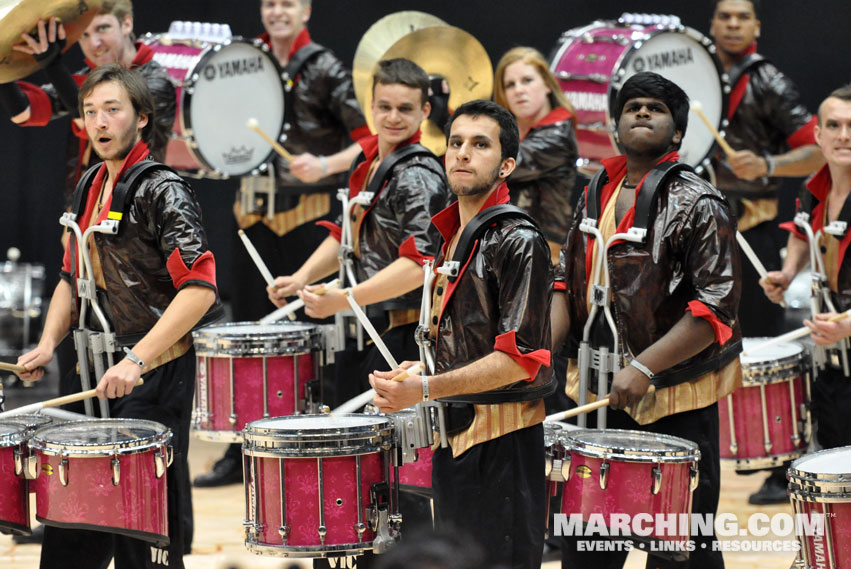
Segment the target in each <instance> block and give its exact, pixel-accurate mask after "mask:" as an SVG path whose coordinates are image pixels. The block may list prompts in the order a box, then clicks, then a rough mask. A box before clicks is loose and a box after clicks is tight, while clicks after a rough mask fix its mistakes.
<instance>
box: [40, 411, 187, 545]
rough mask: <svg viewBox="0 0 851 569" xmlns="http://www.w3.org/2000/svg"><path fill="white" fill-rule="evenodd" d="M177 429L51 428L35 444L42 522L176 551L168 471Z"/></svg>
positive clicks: (121, 422) (132, 422)
mask: <svg viewBox="0 0 851 569" xmlns="http://www.w3.org/2000/svg"><path fill="white" fill-rule="evenodd" d="M171 436H172V435H171V431H169V430H168V429H167V428H166V427H165V426H163V425H161V424H160V423H156V422H154V421H143V420H139V419H100V420H90V421H75V422H71V423H63V424H58V425H50V426H47V427H44V428H42V429H39V430H38V431H36V432H35V434H33V436H32V439H30V442H29V445H30V448H31V449H32V450H33V451H34V453H35V460H30V462H29V464H30V472H29V473H28V475H29V476H31V477H34V478H35V494H36V518H37V519H38V520H39V521H40V522H42V523H44V524H47V525H52V526H57V527H63V528H73V529H89V530H96V531H105V532H110V533H117V534H121V535H125V536H128V537H134V538H136V539H142V540H145V541H149V542H152V543H154V544H156V545H157V546H159V547H165V546H166V545H168V542H169V538H168V503H167V485H166V467H167V466H168V464H169V463H170V456H171V449H170V447H169V441H170V440H171Z"/></svg>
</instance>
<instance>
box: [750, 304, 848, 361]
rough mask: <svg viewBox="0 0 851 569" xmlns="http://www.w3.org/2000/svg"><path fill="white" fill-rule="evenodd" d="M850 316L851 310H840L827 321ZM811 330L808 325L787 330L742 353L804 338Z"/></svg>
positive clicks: (751, 352) (836, 320)
mask: <svg viewBox="0 0 851 569" xmlns="http://www.w3.org/2000/svg"><path fill="white" fill-rule="evenodd" d="M849 316H851V310H846V311H845V312H840V313H839V314H836V315H835V316H831V317H830V318H828V319H827V321H828V322H839V321H840V320H845V319H846V318H848V317H849ZM811 332H812V330H810V329H809V328H808V327H807V326H801V327H800V328H798V329H796V330H792V331H791V332H786V333H785V334H781V335H780V336H777V337H776V338H772V339H770V340H767V341H765V342H763V343H762V344H759V345H758V346H754V347H753V348H751V349H750V350H748V351H746V352H742V355H743V356H750V355H751V354H753V353H754V352H758V351H760V350H764V349H766V348H770V347H771V346H776V345H777V344H782V343H784V342H791V341H792V340H797V339H798V338H803V337H804V336H806V335H807V334H809V333H811Z"/></svg>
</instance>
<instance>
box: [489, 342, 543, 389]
mask: <svg viewBox="0 0 851 569" xmlns="http://www.w3.org/2000/svg"><path fill="white" fill-rule="evenodd" d="M493 349H494V351H497V352H502V353H504V354H506V355H508V356H509V357H511V359H512V360H514V361H515V362H517V363H518V365H520V367H522V368H523V369H524V370H525V371H526V373H528V374H529V377H527V378H525V379H524V381H532V380H534V379H535V377H537V375H538V370H540V369H541V366H548V365H550V351H549V350H546V349H544V348H541V349H539V350H535V351H533V352H529V353H528V354H524V353H522V352H521V351H520V349H519V348H518V347H517V331H516V330H511V331H509V332H506V333H504V334H500V335H499V336H497V337H496V339H495V340H494V343H493Z"/></svg>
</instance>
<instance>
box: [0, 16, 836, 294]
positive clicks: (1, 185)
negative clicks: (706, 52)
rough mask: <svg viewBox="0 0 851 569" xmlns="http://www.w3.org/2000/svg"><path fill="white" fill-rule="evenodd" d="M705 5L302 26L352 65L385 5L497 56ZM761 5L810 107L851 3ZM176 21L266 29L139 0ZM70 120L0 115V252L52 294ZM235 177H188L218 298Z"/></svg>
mask: <svg viewBox="0 0 851 569" xmlns="http://www.w3.org/2000/svg"><path fill="white" fill-rule="evenodd" d="M30 1H32V0H30ZM712 5H713V3H712V2H711V1H708V0H707V1H686V0H680V1H673V0H644V1H643V2H635V1H623V0H593V1H588V2H576V1H566V0H541V1H539V0H533V1H531V2H511V3H508V2H502V1H494V0H454V1H449V0H434V1H433V2H430V3H425V2H415V1H412V0H395V1H392V2H391V1H386V0H360V1H357V2H355V1H351V0H334V1H326V0H315V1H314V3H313V16H312V18H311V21H310V24H309V28H310V31H311V35H312V36H313V39H314V41H317V42H319V43H321V44H323V45H326V46H327V47H329V48H331V49H332V50H333V51H334V52H335V53H336V54H337V55H338V56H339V57H340V58H341V59H342V60H343V61H345V62H347V63H348V64H349V65H351V61H352V58H353V56H354V52H355V49H356V47H357V45H358V42H359V41H360V38H361V37H362V36H363V34H364V33H365V32H366V30H367V29H368V28H369V26H370V25H372V24H373V23H374V22H376V21H377V20H378V19H380V18H381V17H383V16H385V15H387V14H389V13H391V12H396V11H400V10H420V11H424V12H428V13H431V14H433V15H435V16H437V17H439V18H441V19H443V20H444V21H446V22H447V23H449V24H450V25H454V26H457V27H460V28H462V29H464V30H466V31H467V32H469V33H471V34H473V35H474V36H475V37H476V38H477V39H478V40H479V41H480V42H481V43H482V45H483V46H484V47H485V49H486V50H487V51H488V53H489V54H490V57H491V59H492V61H493V63H494V64H495V63H496V61H497V60H498V59H499V57H500V56H501V55H502V53H504V52H505V51H506V50H508V49H509V48H511V47H513V46H516V45H530V46H534V47H536V48H538V49H539V50H541V51H542V52H544V53H545V54H546V53H549V52H550V51H551V50H552V49H553V48H554V47H555V45H556V43H557V41H558V39H559V36H560V35H561V33H562V32H564V31H565V30H568V29H571V28H574V27H578V26H583V25H586V24H589V23H591V22H592V21H594V20H597V19H611V18H617V17H618V16H619V15H620V14H621V13H622V12H624V11H631V12H645V13H663V14H676V15H679V16H680V18H681V19H682V21H683V23H684V24H685V25H687V26H690V27H692V28H696V29H698V30H700V31H701V32H703V33H704V34H707V33H708V28H709V20H710V16H711V13H712ZM762 6H763V7H762V12H761V14H760V19H761V21H762V36H761V38H760V40H759V51H760V52H761V53H763V54H764V55H766V56H767V57H768V58H770V59H771V60H773V61H774V62H776V63H777V64H778V66H779V67H780V68H781V69H783V71H784V72H786V73H787V74H788V75H789V76H790V77H792V79H793V80H794V81H795V82H796V83H797V85H798V87H799V88H800V90H801V92H802V96H803V99H804V101H805V102H806V104H807V105H808V106H809V107H810V110H811V111H815V110H816V107H817V105H818V103H819V102H820V101H821V100H822V99H823V98H824V96H825V95H826V94H827V93H828V92H829V91H831V90H832V89H833V88H835V87H837V86H839V85H841V84H843V83H846V82H848V81H849V79H851V74H849V60H848V55H847V54H848V46H849V43H848V42H849V40H848V36H847V30H846V28H847V25H848V22H849V21H851V18H849V15H851V3H849V2H848V0H763V1H762ZM172 20H195V21H205V22H220V23H228V24H230V26H231V28H232V30H233V32H234V34H235V35H242V36H255V35H257V34H259V33H261V32H262V31H263V30H262V26H261V24H260V18H259V2H258V1H257V0H136V1H135V30H136V33H137V35H142V34H144V33H145V32H149V31H150V32H162V31H166V30H167V29H168V25H169V23H170V22H171V21H172ZM69 54H71V57H68V58H67V63H68V66H69V68H70V69H78V68H79V67H80V66H81V64H82V56H81V55H80V51H79V49H77V48H73V49H72V50H71V51H70V52H69ZM31 80H33V81H35V82H41V81H40V80H41V77H39V76H38V75H36V76H34V77H32V78H31ZM234 104H235V105H237V104H239V101H237V100H235V101H234ZM211 120H215V118H214V117H213V118H211ZM68 129H69V125H68V122H67V120H59V121H54V122H53V123H51V124H50V125H49V126H47V127H42V128H21V127H18V126H15V125H13V124H12V123H11V122H10V121H8V120H6V117H0V261H2V260H3V259H4V258H5V252H6V250H7V248H9V247H11V246H15V247H18V248H19V249H20V250H21V252H22V258H21V260H22V261H26V262H35V263H41V264H44V265H45V266H46V268H47V274H48V283H47V290H46V293H47V294H48V295H49V294H50V291H52V288H53V286H55V283H56V279H57V272H58V268H59V264H60V259H61V250H60V246H59V237H60V229H61V228H60V226H59V224H58V219H59V216H60V214H61V212H62V197H61V195H62V187H63V175H64V174H63V172H64V156H65V145H66V142H67V132H68ZM237 184H238V182H237V181H235V180H227V181H214V180H193V181H192V185H193V187H194V188H195V189H196V191H197V193H198V195H199V197H200V201H201V204H202V207H203V209H204V216H205V224H206V227H207V230H208V233H209V237H210V242H211V246H212V248H213V251H214V253H215V255H216V259H217V264H218V280H219V286H220V289H221V292H222V295H223V296H224V297H225V298H229V296H230V243H231V237H230V232H231V231H233V230H234V223H233V220H232V217H233V216H232V214H231V206H232V204H233V200H234V191H235V189H236V187H237ZM796 186H797V184H796V183H789V184H787V188H786V192H785V193H786V195H787V196H791V195H793V193H794V191H795V187H796ZM792 201H793V200H792V199H791V198H790V199H786V200H785V202H786V204H785V205H784V210H785V212H786V213H785V214H781V215H784V219H788V218H789V217H791V213H788V212H789V211H791V207H792ZM258 293H260V294H265V293H264V292H263V291H258ZM270 308H271V306H270Z"/></svg>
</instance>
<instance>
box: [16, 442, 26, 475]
mask: <svg viewBox="0 0 851 569" xmlns="http://www.w3.org/2000/svg"><path fill="white" fill-rule="evenodd" d="M23 472H24V451H23V449H21V448H20V447H19V448H16V449H15V476H20V475H21V474H22V473H23Z"/></svg>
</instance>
